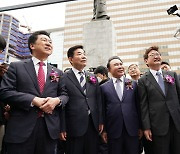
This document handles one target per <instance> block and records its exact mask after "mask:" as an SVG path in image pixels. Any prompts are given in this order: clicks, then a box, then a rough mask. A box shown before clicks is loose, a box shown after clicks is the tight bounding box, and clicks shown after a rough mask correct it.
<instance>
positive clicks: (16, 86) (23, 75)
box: [0, 60, 67, 148]
mask: <svg viewBox="0 0 180 154" xmlns="http://www.w3.org/2000/svg"><path fill="white" fill-rule="evenodd" d="M52 69H54V70H55V71H57V72H58V75H59V76H60V79H59V81H58V82H51V80H50V76H49V75H50V73H51V71H52ZM61 76H62V72H61V71H60V70H58V69H56V68H54V67H52V66H51V65H49V64H48V66H47V77H46V84H45V88H44V91H43V93H42V94H41V93H40V90H39V86H38V82H37V75H36V72H35V69H34V64H33V62H32V60H26V61H24V62H14V63H11V64H10V66H9V69H8V71H7V73H6V74H5V75H4V77H3V80H2V82H1V88H0V99H1V101H3V102H9V103H8V104H9V105H10V106H11V113H10V119H9V120H8V123H7V129H6V134H5V141H6V142H8V143H22V142H25V141H26V140H27V139H28V138H29V136H30V135H31V134H32V132H33V130H34V128H35V127H36V123H37V120H38V111H39V109H38V108H36V107H35V106H34V107H32V106H31V103H32V100H33V99H34V97H36V96H37V97H42V98H46V97H59V98H60V99H61V100H62V103H66V102H67V97H66V96H64V94H65V93H63V89H62V87H63V85H62V80H61ZM60 108H61V107H56V108H55V109H54V111H53V113H52V114H45V116H44V118H43V119H44V120H45V124H46V127H47V133H48V134H49V136H50V138H51V139H53V140H54V139H57V138H58V137H59V133H60V114H59V113H60ZM45 146H46V145H45ZM42 148H43V147H42Z"/></svg>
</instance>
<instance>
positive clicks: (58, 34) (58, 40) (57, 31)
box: [46, 27, 64, 69]
mask: <svg viewBox="0 0 180 154" xmlns="http://www.w3.org/2000/svg"><path fill="white" fill-rule="evenodd" d="M46 31H47V32H48V33H50V37H51V39H52V44H53V53H52V55H50V56H49V57H48V63H51V64H53V65H55V66H56V67H57V68H59V69H62V60H63V43H64V27H61V28H54V29H47V30H46Z"/></svg>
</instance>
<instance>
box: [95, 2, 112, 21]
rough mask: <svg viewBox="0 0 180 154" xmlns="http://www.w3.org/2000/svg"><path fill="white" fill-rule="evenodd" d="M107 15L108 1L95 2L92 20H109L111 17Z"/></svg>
mask: <svg viewBox="0 0 180 154" xmlns="http://www.w3.org/2000/svg"><path fill="white" fill-rule="evenodd" d="M106 13H107V7H106V0H94V9H93V18H92V20H109V19H110V17H109V16H108V15H107V14H106Z"/></svg>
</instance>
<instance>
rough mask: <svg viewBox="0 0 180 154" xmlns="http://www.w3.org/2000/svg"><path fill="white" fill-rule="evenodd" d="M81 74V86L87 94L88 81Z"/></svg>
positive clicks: (81, 73)
mask: <svg viewBox="0 0 180 154" xmlns="http://www.w3.org/2000/svg"><path fill="white" fill-rule="evenodd" d="M79 74H80V85H81V87H82V90H83V92H86V86H85V85H86V80H85V79H84V75H83V72H79Z"/></svg>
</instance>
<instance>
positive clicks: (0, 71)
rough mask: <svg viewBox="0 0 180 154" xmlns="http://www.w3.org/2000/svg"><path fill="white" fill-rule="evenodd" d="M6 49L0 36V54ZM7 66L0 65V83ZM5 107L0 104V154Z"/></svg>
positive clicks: (3, 148)
mask: <svg viewBox="0 0 180 154" xmlns="http://www.w3.org/2000/svg"><path fill="white" fill-rule="evenodd" d="M5 48H6V40H5V39H4V37H3V36H2V35H0V53H2V52H3V50H4V49H5ZM7 68H8V65H7V64H5V63H2V64H0V82H1V81H2V77H3V75H4V73H6V72H7ZM7 107H8V106H6V105H5V104H4V103H3V102H0V152H1V153H3V152H4V150H5V145H4V142H3V137H4V132H5V123H6V119H5V115H7Z"/></svg>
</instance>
